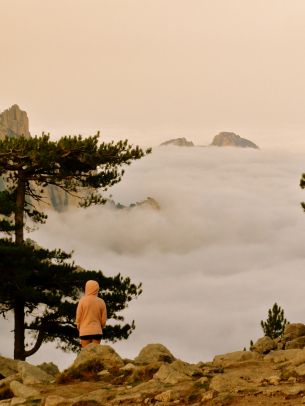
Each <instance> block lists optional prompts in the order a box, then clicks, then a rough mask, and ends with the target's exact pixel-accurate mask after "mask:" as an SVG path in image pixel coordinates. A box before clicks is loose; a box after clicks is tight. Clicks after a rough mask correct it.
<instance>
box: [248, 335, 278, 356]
mask: <svg viewBox="0 0 305 406" xmlns="http://www.w3.org/2000/svg"><path fill="white" fill-rule="evenodd" d="M276 347H277V344H276V342H275V341H274V340H272V338H270V337H267V336H265V337H262V338H259V339H258V340H257V341H256V343H255V344H254V345H253V347H252V350H253V351H256V352H258V353H259V354H268V352H270V351H272V350H274V349H276Z"/></svg>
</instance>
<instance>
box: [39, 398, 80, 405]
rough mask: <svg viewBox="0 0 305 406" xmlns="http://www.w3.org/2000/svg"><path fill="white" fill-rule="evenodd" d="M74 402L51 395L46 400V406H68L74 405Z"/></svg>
mask: <svg viewBox="0 0 305 406" xmlns="http://www.w3.org/2000/svg"><path fill="white" fill-rule="evenodd" d="M73 402H74V400H70V401H69V400H68V399H66V398H64V397H62V396H58V395H50V396H48V397H47V398H46V400H45V404H44V406H68V405H72V404H73Z"/></svg>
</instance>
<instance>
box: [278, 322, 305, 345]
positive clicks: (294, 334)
mask: <svg viewBox="0 0 305 406" xmlns="http://www.w3.org/2000/svg"><path fill="white" fill-rule="evenodd" d="M302 336H305V325H304V324H302V323H290V324H287V325H286V327H285V330H284V334H283V338H284V339H285V340H286V341H291V340H294V339H295V338H298V337H302Z"/></svg>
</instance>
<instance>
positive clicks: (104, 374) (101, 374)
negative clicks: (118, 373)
mask: <svg viewBox="0 0 305 406" xmlns="http://www.w3.org/2000/svg"><path fill="white" fill-rule="evenodd" d="M97 375H98V376H100V377H102V378H105V377H106V376H109V375H110V372H109V371H107V369H104V370H103V371H100V372H98V374H97Z"/></svg>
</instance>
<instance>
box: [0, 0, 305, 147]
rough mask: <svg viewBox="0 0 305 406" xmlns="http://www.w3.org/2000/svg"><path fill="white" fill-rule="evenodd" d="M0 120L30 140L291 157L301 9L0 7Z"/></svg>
mask: <svg viewBox="0 0 305 406" xmlns="http://www.w3.org/2000/svg"><path fill="white" fill-rule="evenodd" d="M0 15H1V25H0V49H1V53H0V55H1V64H0V66H1V67H0V73H1V74H0V88H1V98H0V110H4V109H5V108H7V107H8V106H10V105H11V104H13V103H17V104H19V105H20V107H21V108H23V109H25V110H26V111H27V112H28V113H29V116H30V125H31V131H32V133H40V132H41V131H42V130H45V131H51V133H52V134H53V136H54V137H55V136H56V137H57V136H59V135H62V134H66V133H82V134H89V133H91V132H95V131H96V130H101V131H102V132H103V134H104V135H105V137H106V138H108V137H110V138H111V137H114V138H116V137H120V138H122V137H129V138H130V139H131V140H132V141H136V142H140V143H142V144H143V143H144V144H151V145H156V144H158V143H159V142H160V141H161V140H165V139H168V138H170V137H176V136H182V135H183V136H186V137H187V138H189V139H192V140H193V141H194V142H196V143H199V144H200V143H201V144H206V143H209V142H211V139H212V136H213V135H215V134H216V133H218V132H219V131H222V130H227V131H235V132H237V133H239V134H240V135H241V136H244V137H246V138H250V139H251V140H253V141H254V142H256V143H257V144H259V145H260V146H262V147H276V148H277V147H280V146H282V147H285V148H286V147H287V148H288V147H289V148H292V149H293V148H297V147H300V146H301V145H303V144H304V142H303V134H304V128H305V114H304V113H305V111H304V110H305V109H304V106H305V75H304V72H305V53H304V48H305V24H304V20H305V2H304V0H292V1H287V0H255V1H253V0H230V1H228V0H53V1H46V0H0Z"/></svg>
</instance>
